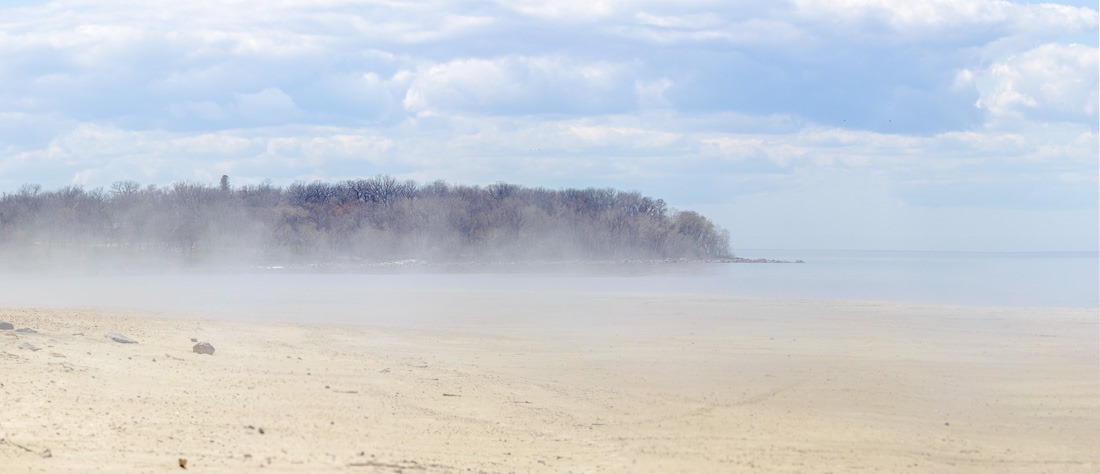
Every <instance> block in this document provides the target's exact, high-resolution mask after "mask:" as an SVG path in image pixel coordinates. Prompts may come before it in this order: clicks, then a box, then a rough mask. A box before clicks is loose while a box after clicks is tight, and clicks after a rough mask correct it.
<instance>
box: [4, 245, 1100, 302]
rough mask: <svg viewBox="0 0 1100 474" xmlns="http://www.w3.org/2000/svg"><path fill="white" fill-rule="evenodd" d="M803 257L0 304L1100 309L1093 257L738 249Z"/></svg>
mask: <svg viewBox="0 0 1100 474" xmlns="http://www.w3.org/2000/svg"><path fill="white" fill-rule="evenodd" d="M738 254H739V255H741V256H745V257H750V258H773V259H802V260H804V261H805V262H806V263H803V264H683V265H669V264H664V265H633V266H628V267H587V268H580V269H578V268H562V267H555V268H549V269H545V270H541V271H530V270H529V269H525V270H523V271H512V272H495V273H484V272H482V273H471V272H466V273H461V272H456V273H434V274H419V273H390V274H379V273H372V274H362V273H326V274H317V273H297V272H289V271H286V270H266V271H257V272H255V273H249V274H216V275H195V274H184V275H181V274H174V275H152V276H113V277H86V276H82V277H76V276H73V277H34V278H26V277H24V278H13V277H0V306H12V305H19V306H28V305H30V306H37V305H53V306H61V305H64V306H69V305H76V306H117V307H140V308H152V309H157V308H162V309H173V310H176V309H183V310H199V311H216V310H219V309H221V310H224V309H233V308H239V309H244V308H269V309H274V308H282V309H283V310H284V311H290V310H291V309H289V308H297V309H295V310H298V311H300V310H302V309H303V308H311V309H315V310H318V311H341V310H343V309H344V308H348V307H356V306H361V307H369V306H370V305H371V304H372V301H376V300H377V299H378V298H380V297H383V296H385V297H395V295H397V296H396V298H400V297H401V296H402V295H405V296H408V297H410V298H415V297H416V295H415V293H416V291H418V290H419V289H424V288H427V289H431V290H437V291H453V292H472V291H517V292H546V291H569V292H581V293H583V292H592V293H609V292H610V293H658V292H666V293H667V292H672V293H695V294H703V295H713V296H730V297H742V298H768V299H809V300H873V301H893V302H907V303H929V304H961V305H983V306H985V305H992V306H1067V307H1086V308H1096V307H1100V254H1098V253H1097V252H1075V253H957V252H858V251H851V252H847V251H801V250H799V251H764V250H742V251H739V252H738Z"/></svg>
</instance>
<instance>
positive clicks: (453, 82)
mask: <svg viewBox="0 0 1100 474" xmlns="http://www.w3.org/2000/svg"><path fill="white" fill-rule="evenodd" d="M632 69H633V65H631V64H629V63H614V62H608V61H593V62H586V61H575V60H569V59H564V58H561V57H546V56H538V57H527V56H518V57H505V58H493V59H461V60H454V61H449V62H447V63H443V64H436V65H432V66H430V67H427V68H424V69H421V70H419V71H417V72H415V73H413V76H414V79H413V80H412V83H411V84H410V85H409V89H408V91H407V92H406V95H405V100H404V105H405V108H406V109H408V110H409V111H411V112H414V113H431V112H437V111H457V112H465V113H474V114H490V115H492V114H503V115H509V114H561V113H566V114H593V113H595V114H601V113H616V112H623V111H626V110H630V109H633V108H635V107H636V106H637V104H638V97H637V95H636V94H635V91H634V87H633V85H634V83H635V80H636V79H635V77H636V76H635V74H634V73H633V71H632Z"/></svg>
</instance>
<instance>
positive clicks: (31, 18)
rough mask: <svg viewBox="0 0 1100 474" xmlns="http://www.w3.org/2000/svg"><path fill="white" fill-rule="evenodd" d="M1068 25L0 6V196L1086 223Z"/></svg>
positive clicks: (784, 14) (935, 7) (988, 16)
mask: <svg viewBox="0 0 1100 474" xmlns="http://www.w3.org/2000/svg"><path fill="white" fill-rule="evenodd" d="M1063 3H1066V2H1063ZM1081 5H1084V4H1083V3H1081V4H1080V5H1078V6H1070V5H1064V4H1056V3H1019V2H1009V1H980V0H921V1H913V2H890V1H886V0H823V1H802V0H792V1H790V2H772V1H763V0H754V1H740V2H723V1H716V0H692V1H678V2H671V1H659V0H644V1H632V2H626V1H618V0H589V1H573V0H569V1H561V2H543V1H527V0H523V1H514V2H473V1H443V0H426V1H421V2H362V1H357V0H325V1H320V2H319V1H313V0H285V1H280V2H274V3H272V2H260V1H258V0H232V1H224V2H214V3H211V2H197V3H196V2H190V3H188V2H170V1H167V0H153V1H149V2H144V3H140V4H136V3H133V2H121V1H117V0H107V1H101V2H87V1H83V0H56V1H49V2H46V1H42V2H21V5H20V6H18V7H12V6H9V5H5V6H3V7H0V58H3V61H0V84H3V85H4V87H3V88H0V190H3V189H13V188H16V187H18V185H19V184H22V183H24V182H40V183H42V184H45V185H47V186H59V185H64V184H69V183H78V184H83V185H86V186H91V187H94V186H105V185H109V184H110V182H112V181H115V180H119V179H136V180H139V181H145V182H151V183H156V184H165V183H168V182H172V181H176V180H181V179H189V180H204V181H209V180H215V181H216V178H218V177H220V175H221V174H231V175H232V176H233V177H234V182H237V183H241V184H247V183H249V182H252V181H257V182H258V181H260V180H262V179H264V178H272V179H274V180H275V181H276V182H279V183H286V182H290V181H293V180H296V179H314V178H326V179H340V178H345V177H354V176H362V175H373V174H377V173H390V174H394V175H397V176H400V177H407V178H415V179H421V180H434V179H438V178H442V179H447V180H452V181H462V182H471V183H491V182H494V181H498V180H507V181H516V182H521V183H527V184H532V185H542V186H549V187H560V186H605V185H612V186H618V187H623V188H626V189H639V190H642V191H644V192H647V193H652V194H658V195H661V197H665V198H667V199H669V200H670V201H673V202H681V203H703V204H705V203H711V204H714V203H723V202H725V203H727V204H728V203H729V202H733V201H736V202H742V201H740V200H742V199H747V198H746V197H747V196H764V195H768V194H769V193H774V194H773V195H775V196H778V195H787V196H803V197H805V196H810V195H813V194H814V193H817V191H814V192H810V191H807V189H810V188H813V189H818V190H819V189H825V188H829V187H830V186H832V187H833V188H834V189H833V191H832V192H833V196H834V197H836V198H837V200H836V201H835V203H836V204H837V205H844V203H847V202H850V200H845V199H841V197H843V196H844V194H843V193H844V192H845V191H846V190H844V189H840V188H839V187H840V186H854V185H858V184H859V183H864V182H871V181H873V182H874V183H877V184H876V186H878V187H877V188H876V189H877V191H876V192H877V193H878V194H876V196H880V197H882V199H883V200H884V202H887V201H888V202H889V203H890V205H891V206H894V207H892V208H891V209H892V211H891V212H901V213H904V212H903V210H906V209H908V212H916V211H914V209H943V208H950V207H953V206H954V207H960V208H961V207H966V208H968V209H987V208H995V207H998V206H1000V207H1002V208H1013V209H1029V210H1035V211H1036V212H1038V211H1041V210H1042V209H1048V210H1051V211H1052V212H1054V211H1055V210H1059V209H1081V208H1096V207H1097V202H1096V199H1095V195H1096V192H1097V189H1098V183H1097V175H1098V173H1097V168H1098V165H1097V163H1096V156H1097V155H1098V154H1100V153H1098V150H1097V148H1098V146H1097V123H1098V118H1097V116H1098V112H1097V104H1098V103H1100V99H1098V97H1097V96H1098V92H1097V91H1098V89H1100V85H1098V79H1097V73H1096V71H1097V69H1098V64H1097V63H1098V59H1097V58H1098V56H1100V54H1098V50H1097V40H1096V37H1097V34H1096V33H1097V29H1098V25H1097V23H1098V15H1097V12H1096V9H1095V5H1092V4H1089V5H1088V7H1084V6H1081ZM834 178H835V179H834ZM830 180H833V181H835V182H836V183H846V184H835V185H831V184H829V183H830V182H832V181H830ZM808 183H809V184H808ZM1013 190H1016V191H1013ZM784 193H786V194H784ZM1090 196H1091V197H1090ZM790 201H791V202H794V201H795V200H794V199H793V198H792V199H791V200H790ZM758 202H761V203H771V204H770V205H779V204H780V203H782V202H787V201H784V200H783V199H770V200H769V199H766V198H763V197H761V198H760V199H759V200H758ZM899 209H900V210H899ZM875 215H878V214H875Z"/></svg>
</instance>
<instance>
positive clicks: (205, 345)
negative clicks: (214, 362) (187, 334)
mask: <svg viewBox="0 0 1100 474" xmlns="http://www.w3.org/2000/svg"><path fill="white" fill-rule="evenodd" d="M191 350H192V351H193V352H197V353H199V354H210V355H214V346H212V345H210V343H209V342H200V343H198V344H195V347H192V348H191Z"/></svg>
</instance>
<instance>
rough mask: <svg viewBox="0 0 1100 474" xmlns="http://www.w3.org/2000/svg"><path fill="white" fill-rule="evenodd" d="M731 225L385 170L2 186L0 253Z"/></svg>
mask: <svg viewBox="0 0 1100 474" xmlns="http://www.w3.org/2000/svg"><path fill="white" fill-rule="evenodd" d="M727 257H732V253H731V252H730V245H729V236H728V233H727V232H726V231H724V230H721V229H719V228H718V227H716V226H715V225H714V224H713V223H711V222H710V221H709V220H708V219H706V218H705V217H703V216H701V215H699V214H698V213H695V212H692V211H675V210H671V209H669V208H668V206H667V205H666V203H665V202H664V201H663V200H661V199H654V198H650V197H646V196H642V195H641V194H639V193H637V192H623V191H617V190H615V189H610V188H601V189H597V188H587V189H562V190H551V189H544V188H529V187H523V186H517V185H513V184H505V183H497V184H492V185H489V186H466V185H455V184H448V183H445V182H443V181H436V182H433V183H429V184H418V183H416V182H414V181H399V180H397V179H395V178H393V177H390V176H376V177H373V178H368V179H356V180H348V181H341V182H336V183H328V182H320V181H316V182H311V183H301V182H300V183H294V184H291V185H290V186H287V187H285V188H283V187H278V186H272V185H270V184H261V185H247V186H239V187H234V186H232V185H231V184H230V181H229V178H228V177H223V178H222V179H221V181H220V183H219V184H218V185H217V186H210V185H206V184H201V183H188V182H179V183H176V184H173V185H171V186H167V187H159V188H158V187H155V186H143V185H141V184H139V183H136V182H133V181H121V182H117V183H114V184H113V185H111V186H110V188H109V189H106V190H104V189H101V188H97V189H94V190H85V189H83V188H81V187H79V186H66V187H63V188H61V189H58V190H54V191H44V190H43V189H42V188H41V187H40V186H37V185H24V186H23V187H22V188H21V189H20V190H19V191H17V192H14V193H4V194H3V195H2V196H0V262H4V263H5V264H6V265H8V266H19V265H33V264H37V262H44V261H52V262H60V261H66V262H71V263H80V262H84V263H102V262H112V261H127V262H146V263H163V262H185V263H217V264H227V265H229V264H284V263H286V264H302V263H326V262H357V261H358V262H386V261H395V260H402V259H422V260H428V261H436V262H468V261H481V262H486V261H491V262H499V261H566V260H621V259H670V258H673V259H677V258H687V259H716V258H727Z"/></svg>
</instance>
